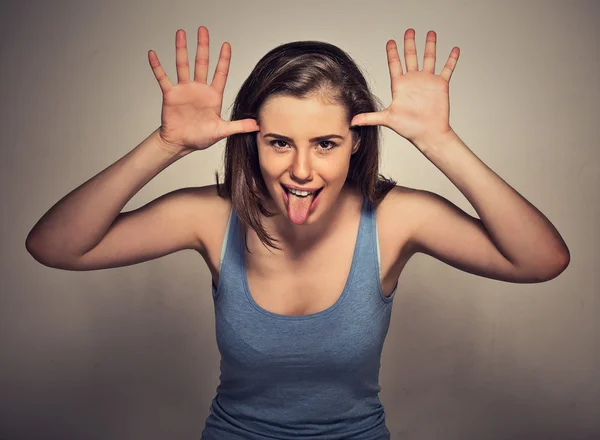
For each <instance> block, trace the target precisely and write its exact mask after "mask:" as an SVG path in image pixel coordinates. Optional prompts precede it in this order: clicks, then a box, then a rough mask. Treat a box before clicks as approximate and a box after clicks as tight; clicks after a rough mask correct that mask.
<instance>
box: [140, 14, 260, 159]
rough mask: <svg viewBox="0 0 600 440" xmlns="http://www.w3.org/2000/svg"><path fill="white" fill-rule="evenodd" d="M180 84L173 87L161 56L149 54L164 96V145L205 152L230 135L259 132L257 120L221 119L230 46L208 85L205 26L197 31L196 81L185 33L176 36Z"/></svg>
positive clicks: (207, 48)
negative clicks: (192, 74) (159, 57)
mask: <svg viewBox="0 0 600 440" xmlns="http://www.w3.org/2000/svg"><path fill="white" fill-rule="evenodd" d="M175 48H176V65H177V84H176V85H173V84H172V83H171V81H169V78H168V77H167V75H166V73H165V71H164V69H163V68H162V66H161V64H160V61H159V60H158V56H157V55H156V53H155V52H154V51H152V50H150V51H149V52H148V61H149V62H150V67H152V71H153V72H154V76H155V77H156V80H157V81H158V84H159V86H160V89H161V91H162V94H163V102H162V113H161V127H160V130H159V134H160V137H161V139H162V141H163V142H164V145H165V146H167V147H168V148H172V149H173V150H175V151H179V150H186V149H188V150H203V149H205V148H208V147H210V146H211V145H213V144H214V143H216V142H218V141H219V140H221V139H224V138H225V137H227V136H230V135H232V134H237V133H248V132H252V131H257V130H259V126H258V124H257V122H256V120H254V119H242V120H239V121H224V120H223V119H221V106H222V103H223V90H224V89H225V83H226V82H227V75H228V73H229V61H230V59H231V46H230V45H229V43H227V42H225V43H223V45H222V46H221V53H220V55H219V61H218V63H217V67H216V70H215V74H214V76H213V80H212V82H211V84H210V86H209V85H207V82H206V80H207V75H208V54H209V35H208V29H207V28H206V27H204V26H200V27H199V28H198V47H197V49H196V59H195V67H194V79H193V80H190V68H189V58H188V51H187V42H186V35H185V31H183V30H182V29H179V30H178V31H177V33H176V34H175Z"/></svg>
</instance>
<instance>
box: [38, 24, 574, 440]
mask: <svg viewBox="0 0 600 440" xmlns="http://www.w3.org/2000/svg"><path fill="white" fill-rule="evenodd" d="M414 38H415V33H414V30H412V29H408V30H407V31H406V33H405V35H404V57H405V67H406V72H404V71H403V68H402V64H401V62H400V59H399V56H398V50H397V47H396V44H395V42H394V41H393V40H390V41H388V43H387V55H388V62H389V71H390V77H391V85H392V98H393V99H392V103H391V105H390V106H389V107H388V108H386V109H384V110H382V111H377V105H376V103H377V100H376V99H375V98H374V97H373V96H372V95H371V93H370V92H369V89H368V86H367V84H366V81H365V79H364V77H363V76H362V74H361V72H360V70H359V69H358V67H357V66H356V65H355V63H354V62H353V61H352V60H351V58H350V57H349V56H348V55H347V54H346V53H345V52H343V51H341V50H340V49H338V48H337V47H335V46H332V45H329V44H326V43H319V42H296V43H290V44H285V45H282V46H279V47H277V48H275V49H273V50H272V51H270V52H269V53H268V54H267V55H265V57H263V58H262V59H261V60H260V61H259V63H258V64H257V65H256V67H255V68H254V70H253V71H252V73H251V74H250V76H249V78H248V79H247V80H246V81H245V82H244V84H243V85H242V88H241V90H240V92H239V93H238V95H237V97H236V100H235V103H234V109H233V113H232V118H231V119H232V121H230V122H226V121H223V120H222V119H221V118H220V112H221V104H222V95H223V90H224V87H225V82H226V79H227V74H228V69H229V60H230V53H231V52H230V46H229V44H227V43H224V44H223V45H222V47H221V53H220V58H219V61H218V64H217V68H216V72H215V75H214V78H213V80H212V83H211V85H210V86H209V85H208V84H207V73H208V53H209V35H208V30H207V29H206V28H205V27H200V28H199V29H198V46H197V52H196V58H195V69H194V78H193V80H192V79H191V78H190V70H189V66H188V53H187V46H186V37H185V33H184V32H183V31H182V30H179V31H178V32H177V34H176V51H177V54H176V61H177V76H178V82H177V84H176V85H173V84H172V83H171V82H170V80H169V79H168V78H167V76H166V75H165V72H164V70H163V69H162V67H161V65H160V63H159V61H158V58H157V56H156V54H155V53H154V52H153V51H150V52H149V55H148V57H149V62H150V65H151V67H152V69H153V72H154V74H155V76H156V79H157V81H158V83H159V85H160V88H161V90H162V93H163V107H162V116H161V126H160V127H159V128H158V129H157V130H156V131H154V132H153V133H152V134H151V135H150V136H149V137H148V138H147V139H145V140H144V141H143V142H142V143H141V144H140V145H138V146H137V147H135V148H134V149H133V150H132V151H131V152H130V153H128V154H127V155H125V156H124V157H123V158H121V159H120V160H118V161H117V162H115V163H114V164H113V165H111V166H110V167H108V168H107V169H105V170H104V171H102V172H101V173H99V174H98V175H96V176H95V177H93V178H92V179H90V180H89V181H88V182H86V183H84V184H83V185H81V186H80V187H79V188H77V189H75V190H74V191H72V192H71V193H70V194H68V195H67V196H66V197H64V198H63V199H62V200H60V201H59V202H58V203H57V204H56V205H55V206H53V207H52V208H51V209H50V210H49V211H48V212H47V213H46V214H45V215H44V216H43V217H42V218H41V219H40V221H39V222H38V223H37V224H36V225H35V227H34V228H33V229H32V231H31V232H30V234H29V236H28V237H27V242H26V246H27V249H28V251H29V252H30V253H31V254H32V255H33V256H34V258H36V259H37V260H38V261H39V262H41V263H42V264H45V265H47V266H50V267H55V268H61V269H67V270H94V269H103V268H109V267H117V266H125V265H129V264H135V263H139V262H142V261H147V260H150V259H154V258H158V257H160V256H163V255H166V254H169V253H172V252H175V251H178V250H181V249H195V250H197V251H198V252H200V253H201V254H202V256H203V257H204V259H205V261H206V263H207V265H208V267H209V268H210V270H211V273H212V276H213V299H214V304H215V317H216V330H217V332H216V334H217V343H218V346H219V350H220V352H221V356H222V359H221V383H220V385H219V388H218V389H217V395H216V396H215V398H214V399H213V401H212V405H211V413H210V415H209V417H208V419H207V420H206V428H205V430H204V432H203V438H204V439H217V438H218V439H222V438H224V439H259V438H280V439H284V438H285V439H288V438H289V439H296V438H303V437H307V438H308V437H310V438H320V439H342V438H343V439H350V438H358V439H381V438H389V431H388V430H387V428H386V426H385V413H384V410H383V407H382V405H381V403H380V401H379V398H378V393H379V390H380V388H379V384H378V375H379V366H380V357H381V350H382V346H383V342H384V339H385V336H386V334H387V330H388V326H389V318H390V313H391V306H392V301H393V298H394V294H395V286H396V285H397V282H398V278H399V276H400V274H401V272H402V269H403V268H404V266H405V265H406V263H407V262H408V260H409V259H410V258H411V256H413V255H414V254H415V253H417V252H422V253H426V254H429V255H431V256H434V257H435V258H438V259H439V260H441V261H444V262H446V263H448V264H450V265H452V266H454V267H456V268H459V269H461V270H464V271H467V272H470V273H473V274H477V275H480V276H485V277H488V278H494V279H498V280H504V281H508V282H516V283H533V282H542V281H546V280H550V279H552V278H554V277H556V276H557V275H558V274H560V273H561V272H562V271H563V270H564V269H565V268H566V267H567V265H568V263H569V251H568V248H567V246H566V245H565V243H564V241H563V240H562V239H561V237H560V235H559V233H558V232H557V231H556V229H555V228H554V227H553V226H552V224H551V223H550V222H549V221H548V220H547V219H546V218H545V217H544V216H543V214H541V213H540V212H539V211H538V210H537V209H536V208H535V207H534V206H533V205H531V204H530V203H529V202H528V201H527V200H525V199H524V198H523V197H521V196H520V195H519V194H518V193H517V192H516V191H514V190H513V189H512V188H511V187H510V186H509V185H507V184H506V183H505V182H504V181H503V180H502V179H501V178H500V177H498V176H497V175H496V174H495V173H494V172H493V171H492V170H491V169H489V168H488V167H487V166H486V165H485V164H484V163H483V162H481V161H480V160H479V159H478V158H477V157H476V156H475V155H474V154H473V153H472V152H471V151H470V150H469V149H468V148H467V147H466V145H465V144H464V143H463V142H462V141H461V140H460V138H459V137H458V135H457V134H456V133H455V132H454V131H453V130H452V128H451V127H450V125H449V97H448V96H449V95H448V84H449V81H450V77H451V75H452V72H453V70H454V68H455V66H456V62H457V60H458V57H459V49H458V48H457V47H455V48H453V49H452V51H451V53H450V56H449V58H448V60H447V62H446V64H445V66H444V67H443V69H442V71H441V73H440V74H439V75H436V74H435V52H436V49H435V48H436V34H435V33H434V32H432V31H430V32H429V33H428V34H427V42H426V45H425V56H424V61H423V68H422V70H419V69H418V62H417V53H416V49H415V40H414ZM379 125H382V126H386V127H388V128H390V129H392V130H394V131H395V132H396V133H398V134H399V135H400V136H403V137H404V138H406V139H408V140H409V141H410V142H411V143H412V144H413V145H414V146H415V147H416V148H418V149H419V151H421V152H422V153H423V155H424V156H425V157H426V158H427V159H429V160H430V161H431V162H432V163H433V164H434V165H435V166H437V167H438V168H439V169H440V170H441V171H442V172H443V173H444V174H445V175H446V176H447V177H448V178H449V179H450V180H451V181H452V183H454V184H455V185H456V186H457V187H458V189H459V190H460V191H461V192H462V193H463V194H464V195H465V197H467V199H468V200H469V201H470V202H471V204H472V205H473V207H474V208H475V210H476V211H477V213H478V214H479V218H475V217H471V216H469V215H467V214H466V213H464V212H463V211H462V210H460V209H458V208H457V207H456V206H454V205H453V204H452V203H450V202H449V201H447V200H446V199H444V198H442V197H440V196H438V195H435V194H433V193H430V192H428V191H422V190H416V189H410V188H406V187H402V186H396V185H395V183H394V182H393V181H391V180H388V179H385V178H383V177H381V176H380V175H379V172H378V161H379V150H378V148H379V145H378V140H379V138H378V126H379ZM224 138H228V139H227V146H226V153H225V177H224V182H223V183H222V184H220V185H219V184H217V185H216V186H209V187H201V188H184V189H179V190H176V191H173V192H171V193H169V194H166V195H164V196H162V197H159V198H158V199H156V200H154V201H153V202H151V203H149V204H147V205H146V206H143V207H141V208H139V209H136V210H134V211H130V212H121V210H122V209H123V207H124V206H125V204H126V203H127V202H128V201H129V200H130V199H131V197H133V195H134V194H136V192H137V191H139V190H140V188H142V187H143V186H144V185H145V184H146V183H147V182H148V181H149V180H151V179H152V178H153V177H154V176H156V175H157V174H158V173H159V172H160V171H162V170H163V169H164V168H166V167H167V166H169V165H171V164H172V163H174V162H175V161H177V160H179V159H180V158H182V157H184V156H186V155H188V154H189V153H191V152H193V151H196V150H203V149H206V148H208V147H210V146H211V145H213V144H214V143H216V142H217V141H219V140H220V139H224Z"/></svg>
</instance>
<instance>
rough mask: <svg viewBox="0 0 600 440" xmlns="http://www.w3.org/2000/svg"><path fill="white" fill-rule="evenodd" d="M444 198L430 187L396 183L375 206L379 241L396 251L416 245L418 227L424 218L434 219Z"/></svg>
mask: <svg viewBox="0 0 600 440" xmlns="http://www.w3.org/2000/svg"><path fill="white" fill-rule="evenodd" d="M443 200H444V199H443V198H442V197H440V196H438V195H437V194H435V193H433V192H430V191H427V190H422V189H416V188H410V187H407V186H401V185H396V186H394V187H393V188H392V189H391V190H390V191H389V192H388V193H387V194H386V195H385V196H384V197H383V199H382V200H380V201H379V202H378V203H377V206H376V215H377V229H378V232H379V238H380V241H385V242H387V243H388V244H389V245H390V246H392V247H393V248H395V249H396V250H397V251H400V250H402V249H405V248H408V247H410V246H411V245H414V240H415V237H416V231H418V229H419V227H420V226H421V225H422V224H423V222H424V220H425V219H427V218H429V219H431V218H432V216H433V215H435V213H436V212H437V211H439V207H440V204H442V203H443ZM405 250H409V251H410V249H405ZM415 250H416V249H412V251H415Z"/></svg>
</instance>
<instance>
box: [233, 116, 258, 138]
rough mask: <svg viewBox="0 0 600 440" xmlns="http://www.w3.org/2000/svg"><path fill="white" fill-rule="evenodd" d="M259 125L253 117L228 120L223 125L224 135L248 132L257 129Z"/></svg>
mask: <svg viewBox="0 0 600 440" xmlns="http://www.w3.org/2000/svg"><path fill="white" fill-rule="evenodd" d="M258 130H260V127H259V125H258V123H257V122H256V120H255V119H240V120H237V121H229V122H227V125H226V126H225V133H227V134H226V136H231V135H232V134H239V133H250V132H252V131H258Z"/></svg>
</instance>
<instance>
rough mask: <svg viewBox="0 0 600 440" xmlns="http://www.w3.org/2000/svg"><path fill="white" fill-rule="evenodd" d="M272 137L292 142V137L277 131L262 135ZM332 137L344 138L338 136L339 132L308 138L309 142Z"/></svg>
mask: <svg viewBox="0 0 600 440" xmlns="http://www.w3.org/2000/svg"><path fill="white" fill-rule="evenodd" d="M269 136H271V137H274V138H278V139H282V140H284V141H286V142H293V139H292V138H290V137H287V136H284V135H282V134H277V133H267V134H265V135H264V136H263V137H269ZM334 138H338V139H342V140H343V139H344V137H343V136H340V135H339V134H326V135H325V136H317V137H314V138H312V139H309V141H310V142H320V141H326V140H329V139H334Z"/></svg>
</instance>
